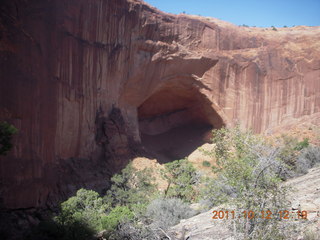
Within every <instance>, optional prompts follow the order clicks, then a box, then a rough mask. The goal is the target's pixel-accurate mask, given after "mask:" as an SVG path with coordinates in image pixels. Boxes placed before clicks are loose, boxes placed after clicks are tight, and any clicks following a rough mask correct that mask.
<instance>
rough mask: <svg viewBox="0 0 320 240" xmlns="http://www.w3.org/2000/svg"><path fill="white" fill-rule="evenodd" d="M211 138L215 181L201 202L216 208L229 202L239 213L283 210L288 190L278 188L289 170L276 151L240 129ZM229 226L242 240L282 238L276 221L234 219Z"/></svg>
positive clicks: (215, 132)
mask: <svg viewBox="0 0 320 240" xmlns="http://www.w3.org/2000/svg"><path fill="white" fill-rule="evenodd" d="M213 136H214V137H213V143H215V149H214V151H213V152H212V153H210V154H211V155H212V156H214V157H215V158H216V161H217V167H215V173H216V174H217V176H218V177H217V178H216V179H213V180H212V181H211V184H210V183H209V184H207V185H209V186H210V187H211V188H209V191H207V194H208V195H207V196H205V195H204V200H210V201H213V202H215V203H216V204H220V203H222V202H223V201H228V202H229V204H230V205H232V206H234V208H235V209H237V211H238V212H242V211H245V210H246V211H248V210H251V211H254V212H256V213H258V212H259V213H260V212H261V211H263V210H265V209H269V210H270V211H272V212H277V211H279V210H283V209H286V204H287V203H288V202H287V201H286V198H285V196H286V191H287V189H286V188H285V186H283V185H282V184H281V182H282V180H281V174H282V172H283V171H284V170H285V169H287V168H288V166H287V165H286V164H285V163H284V162H283V161H282V160H281V157H280V153H281V151H280V150H279V148H278V147H276V146H273V145H271V144H268V143H267V142H266V141H264V139H263V138H261V137H259V136H255V135H253V134H252V133H251V132H250V131H247V132H242V131H241V130H240V128H239V127H236V128H234V129H221V130H216V131H214V133H213ZM232 226H233V232H234V233H235V234H236V235H237V236H238V237H239V236H242V237H241V238H244V239H260V238H262V237H266V238H264V239H281V237H282V236H283V233H282V232H281V231H280V221H278V219H272V220H269V219H261V218H253V219H245V218H239V219H238V218H236V219H235V220H234V224H233V225H232ZM274 232H277V233H279V234H278V235H277V236H275V234H274ZM273 237H276V238H273Z"/></svg>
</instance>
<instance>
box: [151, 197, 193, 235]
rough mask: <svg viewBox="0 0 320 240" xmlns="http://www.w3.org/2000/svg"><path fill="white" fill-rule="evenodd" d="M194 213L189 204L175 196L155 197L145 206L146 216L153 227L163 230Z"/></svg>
mask: <svg viewBox="0 0 320 240" xmlns="http://www.w3.org/2000/svg"><path fill="white" fill-rule="evenodd" d="M195 214H196V212H195V211H194V210H192V209H191V208H190V207H189V205H188V204H187V203H185V202H183V201H182V200H181V199H177V198H165V199H155V200H153V201H152V202H151V203H150V204H149V205H148V207H147V212H146V217H147V219H149V223H150V225H151V227H152V228H153V229H158V228H161V229H163V230H166V229H168V227H170V226H173V225H175V224H178V223H179V221H180V220H181V219H186V218H189V217H192V216H194V215H195Z"/></svg>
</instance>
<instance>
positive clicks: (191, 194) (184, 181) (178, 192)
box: [162, 159, 200, 202]
mask: <svg viewBox="0 0 320 240" xmlns="http://www.w3.org/2000/svg"><path fill="white" fill-rule="evenodd" d="M162 175H163V177H164V178H165V179H166V180H167V181H168V187H167V190H166V191H165V196H166V197H169V198H180V199H182V200H184V201H189V202H191V201H193V200H195V197H196V196H197V191H196V189H195V185H197V184H198V183H199V182H200V176H199V174H198V173H197V171H196V170H195V168H194V167H193V166H192V164H191V163H190V162H188V161H187V160H186V159H183V160H176V161H173V162H170V163H167V164H165V170H164V171H163V172H162Z"/></svg>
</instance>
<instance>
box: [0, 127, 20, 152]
mask: <svg viewBox="0 0 320 240" xmlns="http://www.w3.org/2000/svg"><path fill="white" fill-rule="evenodd" d="M17 131H18V130H17V129H16V128H15V127H14V126H13V125H11V124H9V123H7V122H0V155H6V154H7V153H8V152H9V151H10V150H11V148H12V146H13V145H12V143H11V140H12V136H13V134H15V133H17Z"/></svg>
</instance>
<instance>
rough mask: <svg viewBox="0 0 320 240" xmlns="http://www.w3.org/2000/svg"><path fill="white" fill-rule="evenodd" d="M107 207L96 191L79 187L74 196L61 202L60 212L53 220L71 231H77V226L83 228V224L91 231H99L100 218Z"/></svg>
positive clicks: (100, 228)
mask: <svg viewBox="0 0 320 240" xmlns="http://www.w3.org/2000/svg"><path fill="white" fill-rule="evenodd" d="M108 207H109V206H108V205H107V204H105V203H104V202H103V200H102V198H100V197H99V194H98V193H97V192H95V191H92V190H85V189H80V190H78V191H77V194H76V196H73V197H71V198H69V199H68V200H67V201H65V202H63V203H61V205H60V209H61V210H60V214H59V215H58V216H57V217H56V218H55V221H56V222H57V223H59V224H61V225H62V226H68V227H69V228H70V230H72V232H75V231H79V230H78V228H83V225H84V226H86V227H87V228H88V229H92V231H93V232H96V231H100V230H102V223H101V218H102V216H103V215H105V212H106V211H107V209H108ZM80 230H81V229H80Z"/></svg>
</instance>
